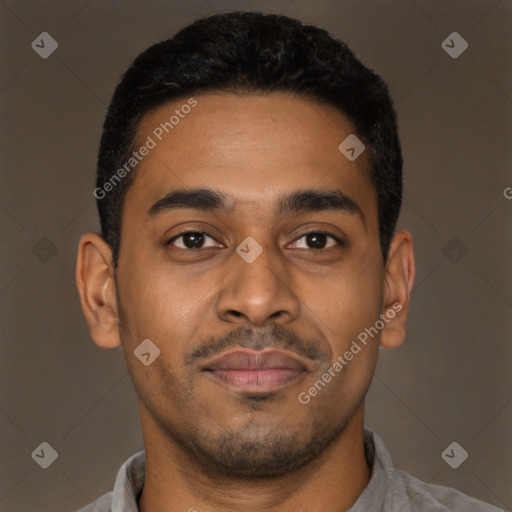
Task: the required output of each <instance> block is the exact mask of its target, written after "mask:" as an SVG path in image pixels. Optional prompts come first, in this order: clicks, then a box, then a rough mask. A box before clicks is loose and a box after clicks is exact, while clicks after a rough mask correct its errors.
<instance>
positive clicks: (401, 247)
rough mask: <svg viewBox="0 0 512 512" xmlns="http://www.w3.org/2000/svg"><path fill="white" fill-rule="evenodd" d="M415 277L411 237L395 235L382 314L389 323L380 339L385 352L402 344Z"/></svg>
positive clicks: (386, 267)
mask: <svg viewBox="0 0 512 512" xmlns="http://www.w3.org/2000/svg"><path fill="white" fill-rule="evenodd" d="M415 274H416V266H415V262H414V253H413V241H412V235H411V234H410V233H409V232H408V231H405V230H401V231H397V232H396V233H395V235H394V236H393V239H392V241H391V246H390V249H389V255H388V259H387V262H386V266H385V277H384V301H383V313H384V315H386V316H387V318H388V321H387V322H386V324H385V326H384V328H383V329H382V331H381V337H380V344H381V346H383V347H384V348H388V349H393V348H397V347H399V346H400V345H401V344H402V343H403V342H404V340H405V330H406V329H405V327H406V320H407V313H408V311H409V299H410V295H411V290H412V286H413V284H414V277H415Z"/></svg>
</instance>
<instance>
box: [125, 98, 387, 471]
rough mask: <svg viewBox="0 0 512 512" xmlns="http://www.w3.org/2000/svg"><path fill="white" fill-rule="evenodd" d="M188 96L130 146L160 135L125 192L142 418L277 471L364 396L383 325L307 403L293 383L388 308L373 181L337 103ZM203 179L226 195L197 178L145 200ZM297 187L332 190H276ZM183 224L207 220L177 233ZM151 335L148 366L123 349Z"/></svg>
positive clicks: (196, 447)
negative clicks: (191, 196)
mask: <svg viewBox="0 0 512 512" xmlns="http://www.w3.org/2000/svg"><path fill="white" fill-rule="evenodd" d="M195 99H196V100H197V105H196V106H195V107H194V108H193V109H191V112H190V113H188V114H187V115H186V116H184V117H183V118H181V119H180V121H179V124H176V125H175V126H174V128H173V129H172V131H170V133H168V134H166V133H165V132H163V136H162V140H161V141H159V140H158V138H157V137H156V136H155V135H154V130H155V129H156V128H157V127H158V126H160V123H163V122H166V121H168V120H169V118H170V116H171V115H172V114H173V113H174V111H175V110H176V109H179V108H180V106H181V105H183V104H185V103H186V101H187V99H185V100H183V101H175V102H173V103H171V104H168V105H165V106H163V107H160V108H158V109H157V110H155V111H154V112H152V113H149V114H147V115H146V116H145V117H144V118H143V120H142V122H141V124H140V126H139V130H138V134H137V143H136V144H135V146H136V147H139V146H140V145H142V144H144V143H145V142H146V140H147V137H148V136H151V137H152V139H153V140H154V141H155V142H156V146H155V147H154V148H153V149H151V150H150V151H149V152H148V154H147V156H145V157H144V158H143V160H142V161H141V163H140V164H139V167H138V170H137V173H138V174H137V176H136V178H135V181H134V183H133V185H132V187H131V188H130V189H129V190H128V192H127V195H126V198H125V203H124V210H123V217H122V231H121V248H120V256H119V266H118V269H117V273H116V282H117V286H118V294H119V295H118V298H119V304H118V307H119V313H120V323H121V326H120V336H121V340H122V345H123V349H124V352H125V356H126V359H127V364H128V368H129V371H130V374H131V376H132V380H133V382H134V385H135V388H136V390H137V393H138V395H139V398H140V412H141V421H142V426H143V430H144V431H145V434H147V433H148V432H153V434H152V435H157V436H161V437H162V439H166V442H167V441H168V442H169V443H171V444H172V445H174V446H178V447H181V448H184V449H185V450H187V451H188V452H189V453H190V454H192V455H193V457H195V458H196V460H197V461H198V462H200V464H201V466H202V467H205V468H210V469H212V470H216V471H221V472H225V473H226V474H230V475H239V476H243V475H246V476H248V475H252V476H254V477H269V476H273V475H277V474H280V473H282V472H284V471H289V470H291V469H293V468H298V467H301V466H302V465H304V464H305V463H306V462H308V461H310V460H312V459H313V458H314V457H315V456H316V455H318V454H319V453H320V452H321V451H322V450H323V449H324V448H325V447H326V446H327V445H328V444H329V443H330V442H331V441H333V439H335V438H336V436H337V435H338V434H339V433H340V432H341V431H342V430H343V428H344V427H345V426H346V425H347V423H348V422H349V421H350V419H351V418H352V417H353V416H354V414H355V413H356V412H357V411H361V410H362V407H363V399H364V396H365V394H366V391H367V389H368V387H369V385H370V381H371V377H372V372H373V370H374V367H375V363H376V357H377V350H378V336H376V337H375V338H373V339H372V340H370V341H369V343H368V344H367V345H366V346H362V345H361V346H362V350H361V351H360V352H358V353H357V354H356V355H354V357H353V359H352V360H351V361H349V362H347V364H346V365H344V367H343V369H342V370H341V371H335V372H334V377H331V379H329V380H330V381H329V382H328V383H327V384H326V385H325V386H323V387H322V386H318V385H317V387H318V388H321V389H320V390H319V391H318V392H317V394H316V395H315V396H311V395H310V398H311V399H310V400H309V403H307V404H305V403H301V401H300V400H299V394H300V393H303V392H306V393H307V392H308V389H309V388H311V387H312V386H314V384H315V382H317V381H318V380H319V379H322V375H323V374H324V373H325V372H326V371H327V370H328V368H329V367H330V366H331V365H332V364H333V363H334V362H335V361H336V360H337V358H338V356H343V355H344V354H345V353H346V352H347V351H348V350H349V348H350V346H351V343H352V340H354V339H356V337H357V336H358V335H359V334H360V333H361V332H362V331H364V330H365V328H369V327H370V326H373V325H374V324H375V322H376V320H378V318H379V314H380V313H382V312H383V309H382V308H383V286H384V267H383V262H382V257H381V252H380V244H379V230H378V221H377V199H376V193H375V191H374V188H373V187H372V185H371V183H370V180H369V173H368V169H367V160H366V159H365V157H366V155H365V154H364V153H363V155H361V156H360V157H358V158H357V159H356V160H354V161H349V160H348V159H347V158H346V157H345V156H344V154H342V153H341V152H340V150H339V149H338V145H339V144H340V143H341V142H342V141H343V140H344V139H345V138H346V137H347V136H348V135H350V134H353V133H355V130H354V128H353V126H352V125H351V123H350V122H349V121H348V120H347V119H346V118H345V117H344V116H343V115H342V114H341V113H340V112H338V111H337V110H336V109H334V108H333V107H329V106H324V105H320V104H318V103H316V102H313V101H310V100H305V99H300V98H298V97H295V96H292V95H285V94H272V95H268V96H263V95H247V96H234V95H228V94H212V95H199V96H197V97H196V98H195ZM197 189H201V190H208V191H213V192H215V193H216V194H218V195H220V196H221V198H222V199H223V200H224V201H225V203H226V204H225V206H224V207H223V206H220V205H219V202H216V201H213V200H211V198H210V199H208V197H207V194H203V195H202V196H200V197H197V198H196V200H195V205H194V204H192V203H191V202H190V201H188V203H187V204H188V206H186V207H183V206H179V205H176V204H173V207H169V208H165V205H164V206H162V203H160V205H159V207H156V208H154V209H153V214H152V215H148V211H149V210H150V209H151V207H152V206H153V205H154V204H155V203H157V202H158V201H159V200H161V199H162V198H164V197H165V196H166V195H167V194H169V193H172V192H174V191H177V190H181V191H185V190H187V191H190V190H197ZM303 192H313V193H315V192H316V193H321V194H328V195H329V197H328V198H327V199H324V200H320V199H318V198H317V199H316V200H312V199H311V198H310V199H309V200H308V199H307V197H306V196H299V197H298V198H297V200H296V201H295V202H290V201H288V202H286V201H284V200H282V198H285V197H288V196H291V195H293V194H298V193H303ZM340 193H341V194H340ZM343 195H344V196H346V197H348V198H349V199H350V200H351V201H352V202H353V203H355V204H356V205H357V206H356V207H354V206H353V205H352V204H351V203H350V201H347V200H339V198H340V197H343ZM184 197H186V194H184V195H182V196H181V199H183V198H184ZM333 197H337V198H338V201H333V200H332V199H333ZM336 205H337V206H336ZM347 205H348V206H347ZM168 206H169V205H168ZM194 206H195V207H194ZM190 231H199V232H201V233H202V234H197V233H196V234H194V233H192V234H190V233H189V234H185V235H183V236H180V235H182V234H183V233H186V232H190ZM311 232H312V233H313V234H311V235H308V233H311ZM322 232H324V234H322ZM325 232H327V233H329V234H327V235H326V234H325ZM248 238H249V240H247V239H248ZM237 248H238V251H237ZM259 248H261V250H262V252H261V254H259V256H257V257H256V258H255V259H253V258H254V257H255V256H256V255H257V253H258V250H259ZM145 339H150V340H151V341H152V342H153V343H154V344H155V345H156V346H157V347H158V348H159V349H160V351H161V352H160V356H159V357H158V358H157V359H156V360H155V361H154V362H153V363H152V364H150V365H149V366H145V365H144V364H142V363H141V362H140V361H139V360H138V359H137V358H136V357H135V355H134V353H133V351H134V349H135V348H136V347H137V346H138V345H139V344H140V343H141V342H142V341H143V340H145ZM239 349H243V350H242V352H241V353H240V354H239V355H238V356H235V357H233V358H231V360H228V361H227V362H226V361H224V363H222V362H221V361H215V360H216V359H218V357H219V356H221V355H224V354H228V353H234V352H235V351H237V350H239ZM273 349H274V350H278V351H280V353H281V355H285V356H286V355H289V356H291V360H288V359H283V358H279V357H277V356H276V354H275V353H274V354H270V352H271V351H272V350H273ZM254 351H259V352H258V353H259V354H261V353H269V354H267V355H268V359H265V360H261V359H260V360H257V358H254V357H252V356H254V354H255V352H254ZM262 351H263V352H262ZM278 355H279V354H278ZM251 357H252V359H251ZM262 361H263V362H265V364H263V363H262ZM258 364H259V366H258ZM249 367H250V368H249ZM331 375H332V370H331ZM302 396H304V395H302ZM303 401H304V400H303ZM145 437H146V435H145ZM169 446H170V445H169Z"/></svg>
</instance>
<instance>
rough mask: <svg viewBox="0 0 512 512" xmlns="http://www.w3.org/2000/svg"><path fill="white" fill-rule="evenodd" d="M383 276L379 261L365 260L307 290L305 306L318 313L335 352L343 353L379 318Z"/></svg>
mask: <svg viewBox="0 0 512 512" xmlns="http://www.w3.org/2000/svg"><path fill="white" fill-rule="evenodd" d="M382 275H383V274H382V269H381V267H380V266H379V263H378V262H377V261H371V260H370V258H369V257H368V258H364V257H363V258H359V259H358V261H357V262H356V263H354V264H350V265H349V264H347V265H346V266H345V267H341V268H340V269H338V270H337V271H336V272H333V273H332V274H331V275H330V276H329V277H328V278H327V279H324V280H323V281H322V284H321V285H320V284H319V282H318V281H316V282H315V283H314V284H313V283H310V284H309V290H308V291H306V290H304V292H303V296H304V297H307V299H306V306H307V308H309V309H311V310H313V311H314V312H315V314H316V316H317V318H318V319H319V322H320V324H321V325H320V328H321V329H322V330H323V331H324V332H325V333H326V335H327V337H328V338H329V339H331V340H332V348H333V351H335V353H338V354H339V353H340V352H341V351H343V352H344V351H345V347H346V344H347V342H348V343H349V344H350V341H351V340H352V338H353V337H355V336H357V335H358V334H359V333H360V332H361V331H364V329H365V328H367V327H369V326H371V325H373V324H374V323H375V321H376V320H377V319H378V317H379V314H380V313H381V304H382V291H383V290H382ZM322 324H323V325H322Z"/></svg>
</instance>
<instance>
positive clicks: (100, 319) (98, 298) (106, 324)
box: [75, 232, 121, 348]
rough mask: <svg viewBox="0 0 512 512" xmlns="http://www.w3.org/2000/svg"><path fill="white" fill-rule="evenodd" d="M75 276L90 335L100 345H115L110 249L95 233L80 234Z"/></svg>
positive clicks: (115, 308) (116, 332)
mask: <svg viewBox="0 0 512 512" xmlns="http://www.w3.org/2000/svg"><path fill="white" fill-rule="evenodd" d="M75 278H76V284H77V287H78V293H79V295H80V302H81V304H82V310H83V312H84V315H85V319H86V320H87V323H88V324H89V330H90V332H91V337H92V339H93V340H94V342H95V343H96V344H97V345H99V346H100V347H103V348H114V347H117V346H118V345H120V344H121V340H120V336H119V325H118V312H117V298H116V290H115V281H114V268H113V267H112V250H111V248H110V245H109V244H108V243H107V242H106V241H105V240H104V239H103V238H102V237H101V236H100V235H98V234H97V233H91V232H87V233H84V234H83V235H82V237H81V238H80V242H79V245H78V255H77V262H76V274H75Z"/></svg>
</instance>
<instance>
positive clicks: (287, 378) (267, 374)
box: [202, 349, 307, 393]
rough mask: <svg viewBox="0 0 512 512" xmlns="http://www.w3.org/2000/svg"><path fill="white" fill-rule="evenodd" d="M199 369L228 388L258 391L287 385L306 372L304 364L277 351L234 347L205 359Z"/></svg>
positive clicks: (292, 356)
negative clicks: (229, 350)
mask: <svg viewBox="0 0 512 512" xmlns="http://www.w3.org/2000/svg"><path fill="white" fill-rule="evenodd" d="M202 370H203V371H204V372H207V373H209V374H210V375H212V377H214V378H215V379H218V380H220V381H221V382H223V383H224V384H226V385H227V386H228V387H230V388H234V389H236V390H238V391H243V392H253V393H258V392H260V393H261V392H269V391H274V390H276V389H278V388H281V387H283V386H286V385H289V384H291V383H292V382H294V381H295V380H297V379H298V378H299V377H300V376H301V375H303V374H304V373H305V372H306V371H307V366H306V364H304V363H303V362H301V360H300V359H299V358H297V357H295V356H294V355H291V354H289V353H286V352H282V351H279V350H274V349H271V350H264V351H255V350H250V349H242V350H240V349H238V350H234V351H232V352H228V353H226V354H223V355H221V356H220V357H217V358H215V359H213V360H211V361H209V362H207V363H206V364H205V365H204V366H203V368H202Z"/></svg>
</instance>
